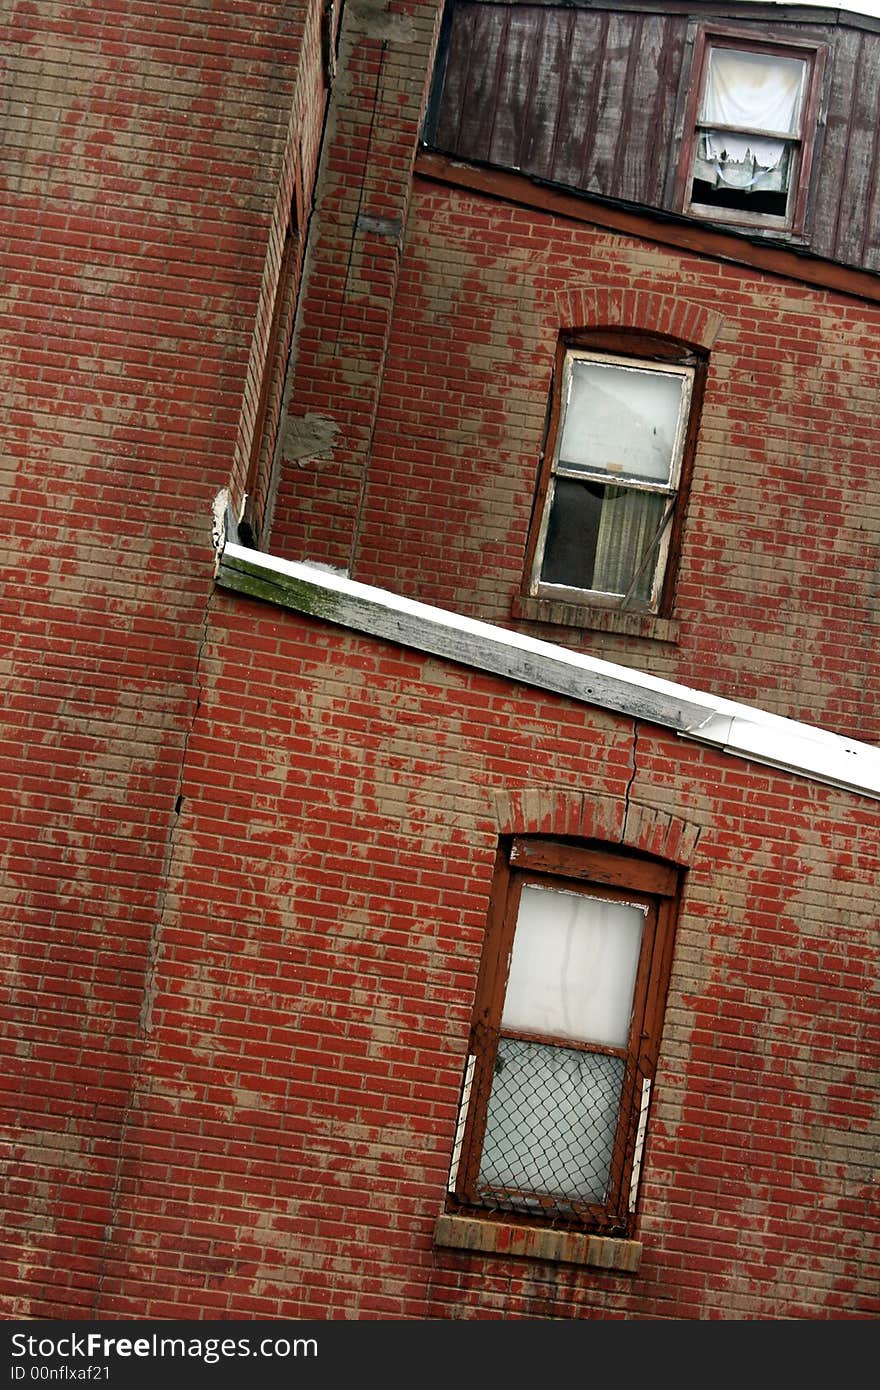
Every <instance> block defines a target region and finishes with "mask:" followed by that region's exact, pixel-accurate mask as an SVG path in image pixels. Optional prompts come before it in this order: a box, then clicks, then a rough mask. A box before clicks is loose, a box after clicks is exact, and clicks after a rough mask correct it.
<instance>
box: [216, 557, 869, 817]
mask: <svg viewBox="0 0 880 1390" xmlns="http://www.w3.org/2000/svg"><path fill="white" fill-rule="evenodd" d="M217 583H218V585H219V586H220V587H221V588H223V589H228V590H231V591H233V592H236V593H240V594H246V595H248V596H250V597H253V598H259V599H264V600H266V601H267V602H270V603H275V604H278V605H279V606H280V607H283V608H289V609H292V610H294V611H296V612H299V613H305V614H308V615H310V616H312V617H316V618H320V619H322V620H324V621H327V622H331V623H335V624H337V625H339V626H341V627H346V628H350V629H352V630H353V631H356V632H363V633H367V634H369V635H371V636H374V637H379V638H382V639H384V640H386V641H390V642H396V643H399V644H400V645H401V646H405V647H410V648H412V649H414V650H416V651H422V652H426V653H428V654H430V655H432V656H437V657H441V658H442V659H445V660H448V661H455V662H459V663H461V664H463V665H466V666H472V667H475V668H477V669H478V670H482V671H489V672H491V673H492V674H493V675H500V676H504V677H505V678H506V679H508V680H514V681H519V682H521V683H522V684H524V685H529V686H533V687H536V688H538V689H542V690H549V691H552V692H553V693H554V694H557V695H565V696H567V697H568V698H569V699H573V700H578V701H581V702H582V703H583V704H588V705H596V706H599V707H600V708H602V709H608V710H613V711H614V712H616V713H618V714H625V715H627V716H629V717H630V718H633V719H642V720H645V721H647V722H648V723H652V724H657V725H660V726H661V727H663V728H667V729H672V730H674V731H675V732H676V733H677V734H678V735H679V736H680V737H681V738H684V739H688V740H692V741H695V742H698V743H704V744H708V745H711V746H713V747H716V748H719V749H721V750H722V751H724V752H725V753H728V754H731V755H732V756H736V757H740V758H745V759H746V760H748V761H751V762H757V763H762V764H765V765H767V766H770V767H776V768H780V769H782V770H783V771H785V772H790V773H793V774H795V775H797V776H800V777H806V778H809V779H810V780H812V781H816V782H823V783H826V784H828V785H830V786H834V787H840V788H842V789H844V790H846V791H851V792H857V793H860V794H861V795H863V796H869V797H873V798H876V799H880V748H877V747H875V746H874V745H873V744H869V743H862V742H859V741H858V740H856V739H850V738H846V737H844V736H843V735H841V734H835V733H831V732H830V731H828V730H827V729H820V728H817V727H815V726H814V725H811V724H803V723H800V722H799V721H797V720H794V719H786V718H784V717H783V716H781V715H776V714H770V713H768V712H767V711H765V710H761V709H758V708H755V707H753V706H751V705H741V704H737V703H736V702H734V701H732V700H725V699H722V698H721V697H720V696H717V695H713V694H711V693H709V692H706V691H700V690H692V689H690V687H688V686H684V685H679V684H677V683H675V682H673V681H667V680H661V679H660V678H659V677H657V676H652V675H650V674H649V673H648V672H644V671H638V670H633V669H632V668H630V667H627V666H619V665H617V664H615V663H613V662H610V661H603V660H601V659H599V658H597V657H592V656H588V655H586V654H584V653H583V652H576V651H571V650H569V649H568V648H567V647H561V646H557V645H556V644H555V643H552V642H544V641H541V640H539V639H538V638H535V637H528V636H526V635H525V634H523V633H519V632H512V631H509V630H508V629H507V628H501V627H496V626H495V625H494V624H492V623H485V622H480V621H479V620H477V619H474V618H468V617H465V616H464V615H462V614H459V613H453V612H450V611H449V610H447V609H444V608H436V607H434V606H433V605H431V604H427V603H419V602H417V601H415V600H414V599H408V598H404V597H403V596H402V595H399V594H394V593H391V592H389V591H388V590H386V589H378V588H374V587H373V586H372V585H369V584H360V583H358V582H356V581H355V580H353V579H349V578H348V577H347V576H346V575H344V574H341V573H339V572H338V571H335V570H330V569H326V568H321V567H320V566H317V565H315V564H312V563H309V562H307V561H305V562H298V561H292V560H282V559H279V558H278V557H276V556H273V555H267V554H265V553H264V552H262V551H257V550H250V549H247V548H246V547H244V546H241V545H237V544H234V543H232V542H228V543H227V544H226V546H225V547H224V549H223V551H222V554H221V556H220V562H219V566H218V573H217Z"/></svg>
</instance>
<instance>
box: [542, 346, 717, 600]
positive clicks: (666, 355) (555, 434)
mask: <svg viewBox="0 0 880 1390" xmlns="http://www.w3.org/2000/svg"><path fill="white" fill-rule="evenodd" d="M578 352H582V353H588V354H591V355H595V356H596V357H597V358H603V357H607V358H609V359H613V358H621V359H626V360H627V361H629V362H630V363H631V364H632V365H633V366H634V367H644V368H650V367H651V366H656V367H658V368H661V367H662V366H663V365H664V364H666V365H672V366H676V367H686V368H689V369H690V370H691V372H692V380H691V391H690V406H689V413H688V419H687V423H686V427H685V433H684V440H683V444H682V450H681V460H680V464H679V470H678V478H677V481H676V484H675V501H674V507H673V510H672V514H671V518H670V519H669V522H668V541H667V542H666V553H665V562H664V569H663V575H662V581H661V584H660V589H659V596H658V599H657V602H656V604H654V605H652V606H647V607H646V606H644V605H642V606H641V607H640V606H639V605H638V604H636V603H635V602H633V601H629V602H627V601H626V600H625V599H624V600H621V599H615V598H609V597H607V596H605V595H603V594H601V593H599V592H597V591H595V590H592V589H576V588H560V587H557V586H550V585H545V584H543V583H542V582H541V580H540V577H539V575H538V573H537V571H538V569H539V565H540V553H539V547H540V544H541V540H542V528H543V527H544V526H545V524H546V523H545V513H546V511H547V508H548V495H549V492H550V487H551V482H552V478H553V475H554V467H555V462H556V452H557V447H558V441H559V435H560V430H561V427H562V423H563V419H562V392H563V384H564V380H565V364H566V359H567V358H568V356H569V354H570V353H578ZM707 365H708V355H707V353H706V352H705V350H703V349H701V348H696V347H694V346H693V345H691V344H688V343H684V342H681V341H680V340H678V339H675V338H672V337H668V336H664V335H662V334H649V333H643V332H640V331H636V330H629V329H592V330H589V331H585V332H569V333H565V334H563V335H562V336H561V337H560V339H559V342H558V345H557V350H556V358H555V363H554V370H553V384H552V388H551V396H550V409H549V413H548V422H547V431H546V440H545V444H544V448H543V450H542V454H541V461H540V467H539V472H538V482H537V487H536V489H535V498H534V504H533V508H532V518H531V523H530V526H529V535H528V542H527V546H526V556H525V565H524V570H523V581H522V586H521V595H522V597H523V598H524V599H532V600H535V599H537V600H538V601H546V602H547V603H548V604H554V605H555V604H558V603H562V604H564V605H565V606H566V608H567V609H573V608H574V609H577V608H581V609H583V610H584V611H585V613H587V612H589V611H591V610H592V611H593V612H596V611H597V610H600V609H601V610H603V611H604V612H608V613H632V614H638V613H648V614H653V615H655V616H657V617H661V618H667V617H669V615H670V614H671V613H672V609H673V605H674V599H675V585H676V579H677V574H678V563H679V557H680V553H681V545H682V536H683V531H684V520H685V514H686V511H687V502H688V496H689V493H690V486H691V479H692V475H693V467H694V454H695V450H696V441H697V435H698V432H699V425H700V414H701V410H702V404H703V396H704V392H705V382H706V371H707Z"/></svg>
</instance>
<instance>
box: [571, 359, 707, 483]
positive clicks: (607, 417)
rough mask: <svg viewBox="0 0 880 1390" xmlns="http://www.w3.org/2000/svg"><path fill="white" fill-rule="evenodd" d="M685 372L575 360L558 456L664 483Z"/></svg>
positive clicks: (671, 457)
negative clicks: (643, 369) (681, 374)
mask: <svg viewBox="0 0 880 1390" xmlns="http://www.w3.org/2000/svg"><path fill="white" fill-rule="evenodd" d="M686 385H687V381H686V378H685V377H683V376H680V375H678V374H677V373H673V372H663V371H658V370H652V371H641V370H639V369H638V368H633V367H621V366H617V365H615V364H613V363H601V362H586V361H581V360H574V361H572V363H571V383H570V389H569V393H568V401H567V404H566V407H565V421H564V424H563V429H562V438H561V441H560V445H559V462H560V463H561V464H564V465H567V466H568V467H579V466H581V467H587V468H590V469H594V470H596V471H601V472H604V473H611V474H614V475H615V476H625V477H631V478H638V479H641V480H644V481H647V482H656V483H668V482H670V480H671V478H672V471H673V463H674V459H675V446H676V439H677V436H678V421H679V416H680V415H681V409H682V402H683V399H684V394H685V388H686Z"/></svg>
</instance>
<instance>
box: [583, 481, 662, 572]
mask: <svg viewBox="0 0 880 1390" xmlns="http://www.w3.org/2000/svg"><path fill="white" fill-rule="evenodd" d="M665 502H666V498H665V497H661V496H658V495H657V493H654V492H631V491H628V490H626V489H624V488H606V489H605V499H604V501H603V503H602V515H601V518H600V520H599V534H598V537H597V539H596V558H595V560H594V563H593V588H594V589H597V590H598V591H599V592H600V593H603V594H625V593H628V591H629V587H630V584H631V583H632V580H633V575H634V574H635V572H636V570H637V569H638V567H639V563H640V562H641V559H642V556H643V555H644V553H645V550H646V548H647V546H649V545H650V543H651V541H652V540H653V539H654V536H655V534H656V531H657V527H658V526H659V525H660V520H661V517H662V516H663V508H664V504H665ZM655 569H656V564H655V563H653V562H652V560H650V559H649V560H648V561H647V562H646V563H645V566H644V569H643V570H642V572H641V574H640V575H639V578H638V581H637V583H636V587H635V590H634V596H635V597H636V598H638V599H644V600H648V599H649V598H650V597H651V586H652V583H653V579H654V571H655Z"/></svg>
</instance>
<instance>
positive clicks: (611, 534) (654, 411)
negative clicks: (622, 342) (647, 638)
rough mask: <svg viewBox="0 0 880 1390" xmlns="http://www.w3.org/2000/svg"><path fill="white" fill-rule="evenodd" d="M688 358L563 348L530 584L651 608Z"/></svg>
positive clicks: (667, 527)
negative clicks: (656, 359)
mask: <svg viewBox="0 0 880 1390" xmlns="http://www.w3.org/2000/svg"><path fill="white" fill-rule="evenodd" d="M693 377H694V369H693V367H691V366H678V365H671V364H670V365H667V364H666V363H665V362H664V363H662V364H660V363H653V362H644V361H641V360H639V359H635V358H625V357H611V356H607V355H599V354H596V353H590V352H586V351H580V350H577V349H569V350H568V351H566V352H565V354H564V358H563V362H562V372H561V378H562V379H561V382H560V383H559V397H558V401H557V403H556V428H555V431H554V439H553V441H552V444H551V448H550V466H549V472H548V475H547V477H546V478H545V480H544V484H543V487H542V497H543V500H542V502H541V504H540V508H539V514H538V529H537V536H536V539H535V543H534V547H533V554H532V561H531V576H530V585H529V592H530V593H531V594H533V595H536V596H539V597H545V598H554V597H556V598H560V599H562V600H566V601H578V600H581V601H583V600H584V599H588V600H589V601H590V602H592V603H602V604H606V605H612V606H615V607H620V608H631V609H637V610H642V611H649V612H657V611H658V609H659V606H660V599H661V593H662V589H663V579H664V575H665V573H666V566H667V557H668V554H669V541H670V535H671V533H672V521H673V518H674V515H675V511H676V505H677V501H678V495H679V484H680V478H681V466H682V458H683V454H684V446H685V440H686V436H687V426H688V420H689V414H690V407H691V397H692V391H693Z"/></svg>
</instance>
